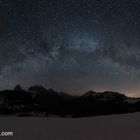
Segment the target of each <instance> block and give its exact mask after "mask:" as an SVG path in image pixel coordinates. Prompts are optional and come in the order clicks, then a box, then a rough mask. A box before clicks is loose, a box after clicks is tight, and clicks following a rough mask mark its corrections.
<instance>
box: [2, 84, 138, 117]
mask: <svg viewBox="0 0 140 140" xmlns="http://www.w3.org/2000/svg"><path fill="white" fill-rule="evenodd" d="M136 111H140V98H130V97H127V96H126V95H124V94H121V93H117V92H112V91H105V92H103V93H100V92H95V91H88V92H86V93H85V94H83V95H82V96H72V95H69V94H67V93H64V92H57V91H55V90H53V89H46V88H44V87H43V86H41V85H35V86H32V87H30V88H29V89H28V90H27V91H25V90H24V89H22V88H21V86H20V85H17V86H15V88H14V89H13V90H4V91H0V115H16V116H52V115H53V116H54V115H55V116H61V117H68V116H71V117H88V116H95V115H106V114H120V113H128V112H136Z"/></svg>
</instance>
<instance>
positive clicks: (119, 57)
mask: <svg viewBox="0 0 140 140" xmlns="http://www.w3.org/2000/svg"><path fill="white" fill-rule="evenodd" d="M139 7H140V1H139V0H0V89H1V90H2V89H6V88H12V87H14V85H16V84H17V83H20V84H22V85H23V86H24V87H25V88H27V87H29V86H30V85H34V84H39V85H44V86H45V87H48V88H50V87H51V88H54V89H56V90H63V91H65V92H68V93H72V94H81V93H83V92H85V91H87V90H89V89H92V90H96V91H103V90H113V91H118V92H123V93H126V94H128V95H130V96H139V95H140V86H139V85H140V8H139Z"/></svg>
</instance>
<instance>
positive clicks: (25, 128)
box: [0, 113, 140, 140]
mask: <svg viewBox="0 0 140 140" xmlns="http://www.w3.org/2000/svg"><path fill="white" fill-rule="evenodd" d="M0 131H13V132H14V136H13V137H8V139H10V140H140V113H131V114H121V115H108V116H96V117H90V118H76V119H72V118H46V117H40V118H36V117H28V118H20V117H8V118H1V119H0ZM0 139H7V138H5V137H0Z"/></svg>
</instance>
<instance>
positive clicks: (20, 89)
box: [14, 84, 23, 91]
mask: <svg viewBox="0 0 140 140" xmlns="http://www.w3.org/2000/svg"><path fill="white" fill-rule="evenodd" d="M14 90H16V91H23V89H22V88H21V86H20V85H19V84H18V85H16V86H15V88H14Z"/></svg>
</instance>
